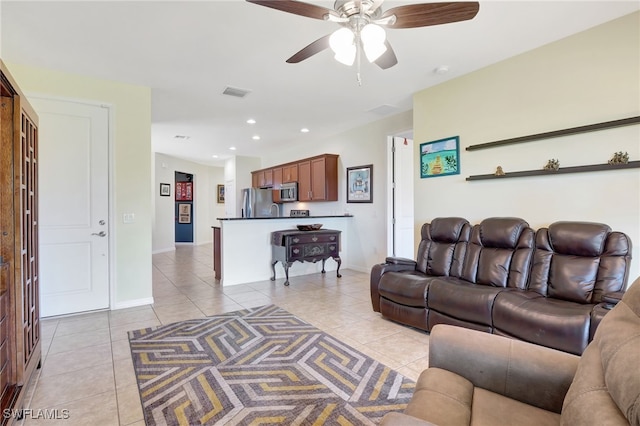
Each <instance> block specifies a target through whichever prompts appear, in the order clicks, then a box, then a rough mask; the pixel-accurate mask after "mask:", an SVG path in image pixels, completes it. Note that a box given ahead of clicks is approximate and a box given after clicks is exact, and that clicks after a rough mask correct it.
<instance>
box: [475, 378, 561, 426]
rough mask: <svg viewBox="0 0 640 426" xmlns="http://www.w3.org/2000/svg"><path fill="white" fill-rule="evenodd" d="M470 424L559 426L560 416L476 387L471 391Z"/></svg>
mask: <svg viewBox="0 0 640 426" xmlns="http://www.w3.org/2000/svg"><path fill="white" fill-rule="evenodd" d="M470 424H471V425H472V426H495V425H518V426H540V425H549V426H550V425H559V424H560V414H558V413H554V412H551V411H547V410H543V409H542V408H538V407H534V406H533V405H529V404H525V403H524V402H520V401H517V400H515V399H511V398H507V397H506V396H504V395H500V394H498V393H494V392H490V391H488V390H485V389H482V388H479V387H476V388H475V389H474V390H473V404H472V405H471V423H470Z"/></svg>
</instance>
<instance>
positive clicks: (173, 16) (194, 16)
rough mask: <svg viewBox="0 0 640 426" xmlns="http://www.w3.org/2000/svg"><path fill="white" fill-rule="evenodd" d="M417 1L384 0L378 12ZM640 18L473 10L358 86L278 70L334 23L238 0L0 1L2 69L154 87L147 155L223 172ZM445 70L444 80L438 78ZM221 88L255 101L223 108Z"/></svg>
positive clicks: (607, 4) (398, 38)
mask: <svg viewBox="0 0 640 426" xmlns="http://www.w3.org/2000/svg"><path fill="white" fill-rule="evenodd" d="M419 2H421V1H420V0H416V1H409V2H407V1H402V2H400V1H393V0H387V1H385V3H384V4H383V6H382V8H383V9H385V10H386V9H389V8H391V7H394V6H398V5H402V4H411V3H419ZM310 3H314V4H318V5H321V6H324V7H328V8H331V7H333V2H331V1H310ZM638 9H640V2H639V1H637V0H634V1H608V0H606V1H520V0H510V1H491V0H490V1H481V2H480V12H479V13H478V15H477V16H476V18H475V19H473V20H471V21H466V22H459V23H453V24H447V25H440V26H435V27H424V28H413V29H389V30H387V38H388V40H389V42H390V43H391V45H392V46H393V48H394V50H395V53H396V55H397V57H398V64H397V65H396V66H395V67H393V68H390V69H388V70H384V71H383V70H381V69H380V68H378V67H377V66H375V65H371V64H368V63H366V62H365V63H363V64H362V69H361V74H362V85H361V86H358V84H357V82H356V70H355V67H351V68H349V67H347V66H345V65H342V64H340V63H338V62H336V61H335V60H334V59H333V57H332V55H331V53H330V51H324V52H321V53H319V54H317V55H315V56H313V57H311V58H310V59H307V60H306V61H303V62H301V63H299V64H287V63H285V60H286V59H287V58H289V57H290V56H291V55H293V54H294V53H295V52H297V51H298V50H300V49H301V48H303V47H304V46H306V45H307V44H309V43H311V42H312V41H314V40H316V39H318V38H320V37H322V36H324V35H326V34H329V33H331V32H332V31H334V30H335V29H337V28H339V27H338V24H335V23H331V22H324V21H319V20H313V19H310V18H305V17H301V16H296V15H292V14H289V13H284V12H279V11H276V10H273V9H268V8H265V7H261V6H257V5H254V4H250V3H247V2H245V1H242V0H227V1H179V2H169V1H137V2H129V1H103V2H100V1H82V2H80V1H68V2H58V1H43V2H36V1H27V0H23V1H6V0H2V1H1V2H0V15H1V25H2V27H1V37H2V38H1V44H0V48H1V50H0V56H1V57H2V58H3V59H4V60H5V61H6V62H15V63H20V64H27V65H32V66H37V67H44V68H50V69H56V70H61V71H66V72H69V73H77V74H82V75H86V76H92V77H97V78H102V79H107V80H115V81H119V82H124V83H130V84H135V85H142V86H148V87H151V88H152V145H153V151H156V152H162V153H166V154H168V155H173V156H176V157H180V158H185V159H189V160H192V161H196V162H199V163H203V164H210V165H222V164H223V161H224V159H225V158H228V157H229V156H230V155H243V156H260V155H262V153H265V152H268V151H272V150H277V149H278V148H279V147H283V146H286V145H287V144H291V143H298V144H313V143H314V142H315V141H317V140H321V139H323V138H327V137H330V136H331V135H334V134H337V133H340V132H342V131H345V130H348V129H351V128H354V127H357V126H360V125H364V124H366V123H368V122H372V121H375V120H378V119H380V118H381V117H382V116H383V115H381V114H380V113H376V112H371V110H373V109H376V108H379V107H384V108H383V109H386V110H387V113H390V114H395V113H399V112H402V111H406V110H409V109H411V107H412V94H413V93H415V92H417V91H420V90H422V89H425V88H427V87H429V86H432V85H435V84H438V83H441V82H443V81H445V80H448V79H451V78H455V77H458V76H460V75H463V74H466V73H469V72H471V71H474V70H477V69H479V68H482V67H485V66H487V65H490V64H492V63H495V62H498V61H501V60H503V59H505V58H508V57H511V56H514V55H517V54H519V53H522V52H525V51H528V50H531V49H533V48H536V47H538V46H541V45H544V44H547V43H549V42H552V41H554V40H557V39H560V38H563V37H566V36H568V35H571V34H574V33H577V32H580V31H583V30H585V29H587V28H590V27H593V26H595V25H598V24H600V23H603V22H606V21H609V20H612V19H615V18H617V17H620V16H623V15H626V14H629V13H632V12H634V11H636V10H638ZM440 66H447V67H448V68H449V72H448V73H446V74H444V75H441V74H437V73H435V72H434V70H435V69H436V68H438V67H440ZM548 72H550V73H552V72H553V69H549V70H548ZM226 86H232V87H237V88H242V89H247V90H250V91H251V93H250V94H249V95H247V96H246V97H245V98H242V99H240V98H234V97H229V96H224V95H222V91H223V90H224V89H225V87H226ZM249 118H254V119H255V120H256V121H257V123H256V124H254V125H249V124H247V123H246V120H247V119H249ZM303 127H307V128H309V129H310V132H309V133H306V134H302V133H300V129H301V128H303ZM176 135H183V136H188V137H189V139H186V140H185V139H177V138H175V136H176ZM253 135H260V137H261V139H260V140H259V141H254V140H252V136H253ZM231 146H234V147H236V148H237V149H236V150H235V151H231V150H230V149H229V148H230V147H231ZM213 155H218V159H214V158H212V156H213Z"/></svg>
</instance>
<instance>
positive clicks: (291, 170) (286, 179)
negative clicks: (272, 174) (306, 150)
mask: <svg viewBox="0 0 640 426" xmlns="http://www.w3.org/2000/svg"><path fill="white" fill-rule="evenodd" d="M297 181H298V165H297V164H290V165H287V166H282V183H290V182H297Z"/></svg>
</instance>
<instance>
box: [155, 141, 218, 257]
mask: <svg viewBox="0 0 640 426" xmlns="http://www.w3.org/2000/svg"><path fill="white" fill-rule="evenodd" d="M154 170H155V176H154V185H153V186H154V188H153V193H154V211H155V215H154V222H153V252H154V253H159V252H163V251H170V250H174V249H175V222H174V203H175V172H176V171H178V172H183V173H189V174H192V175H193V187H194V192H193V200H194V201H193V205H194V207H193V209H194V214H193V219H194V228H193V229H194V231H193V242H194V244H205V243H209V242H212V241H213V231H212V229H211V227H212V226H219V221H218V220H217V219H216V218H218V217H224V215H225V213H224V204H218V203H217V185H222V184H224V168H222V167H209V166H205V165H202V164H197V163H193V162H191V161H186V160H182V159H179V158H175V157H170V156H168V155H164V154H159V153H156V154H154ZM161 183H168V184H170V185H171V196H170V197H162V196H160V184H161Z"/></svg>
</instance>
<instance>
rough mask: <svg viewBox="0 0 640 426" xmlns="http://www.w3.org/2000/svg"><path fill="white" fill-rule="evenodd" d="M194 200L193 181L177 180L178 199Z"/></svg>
mask: <svg viewBox="0 0 640 426" xmlns="http://www.w3.org/2000/svg"><path fill="white" fill-rule="evenodd" d="M191 200H193V182H176V201H191Z"/></svg>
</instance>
